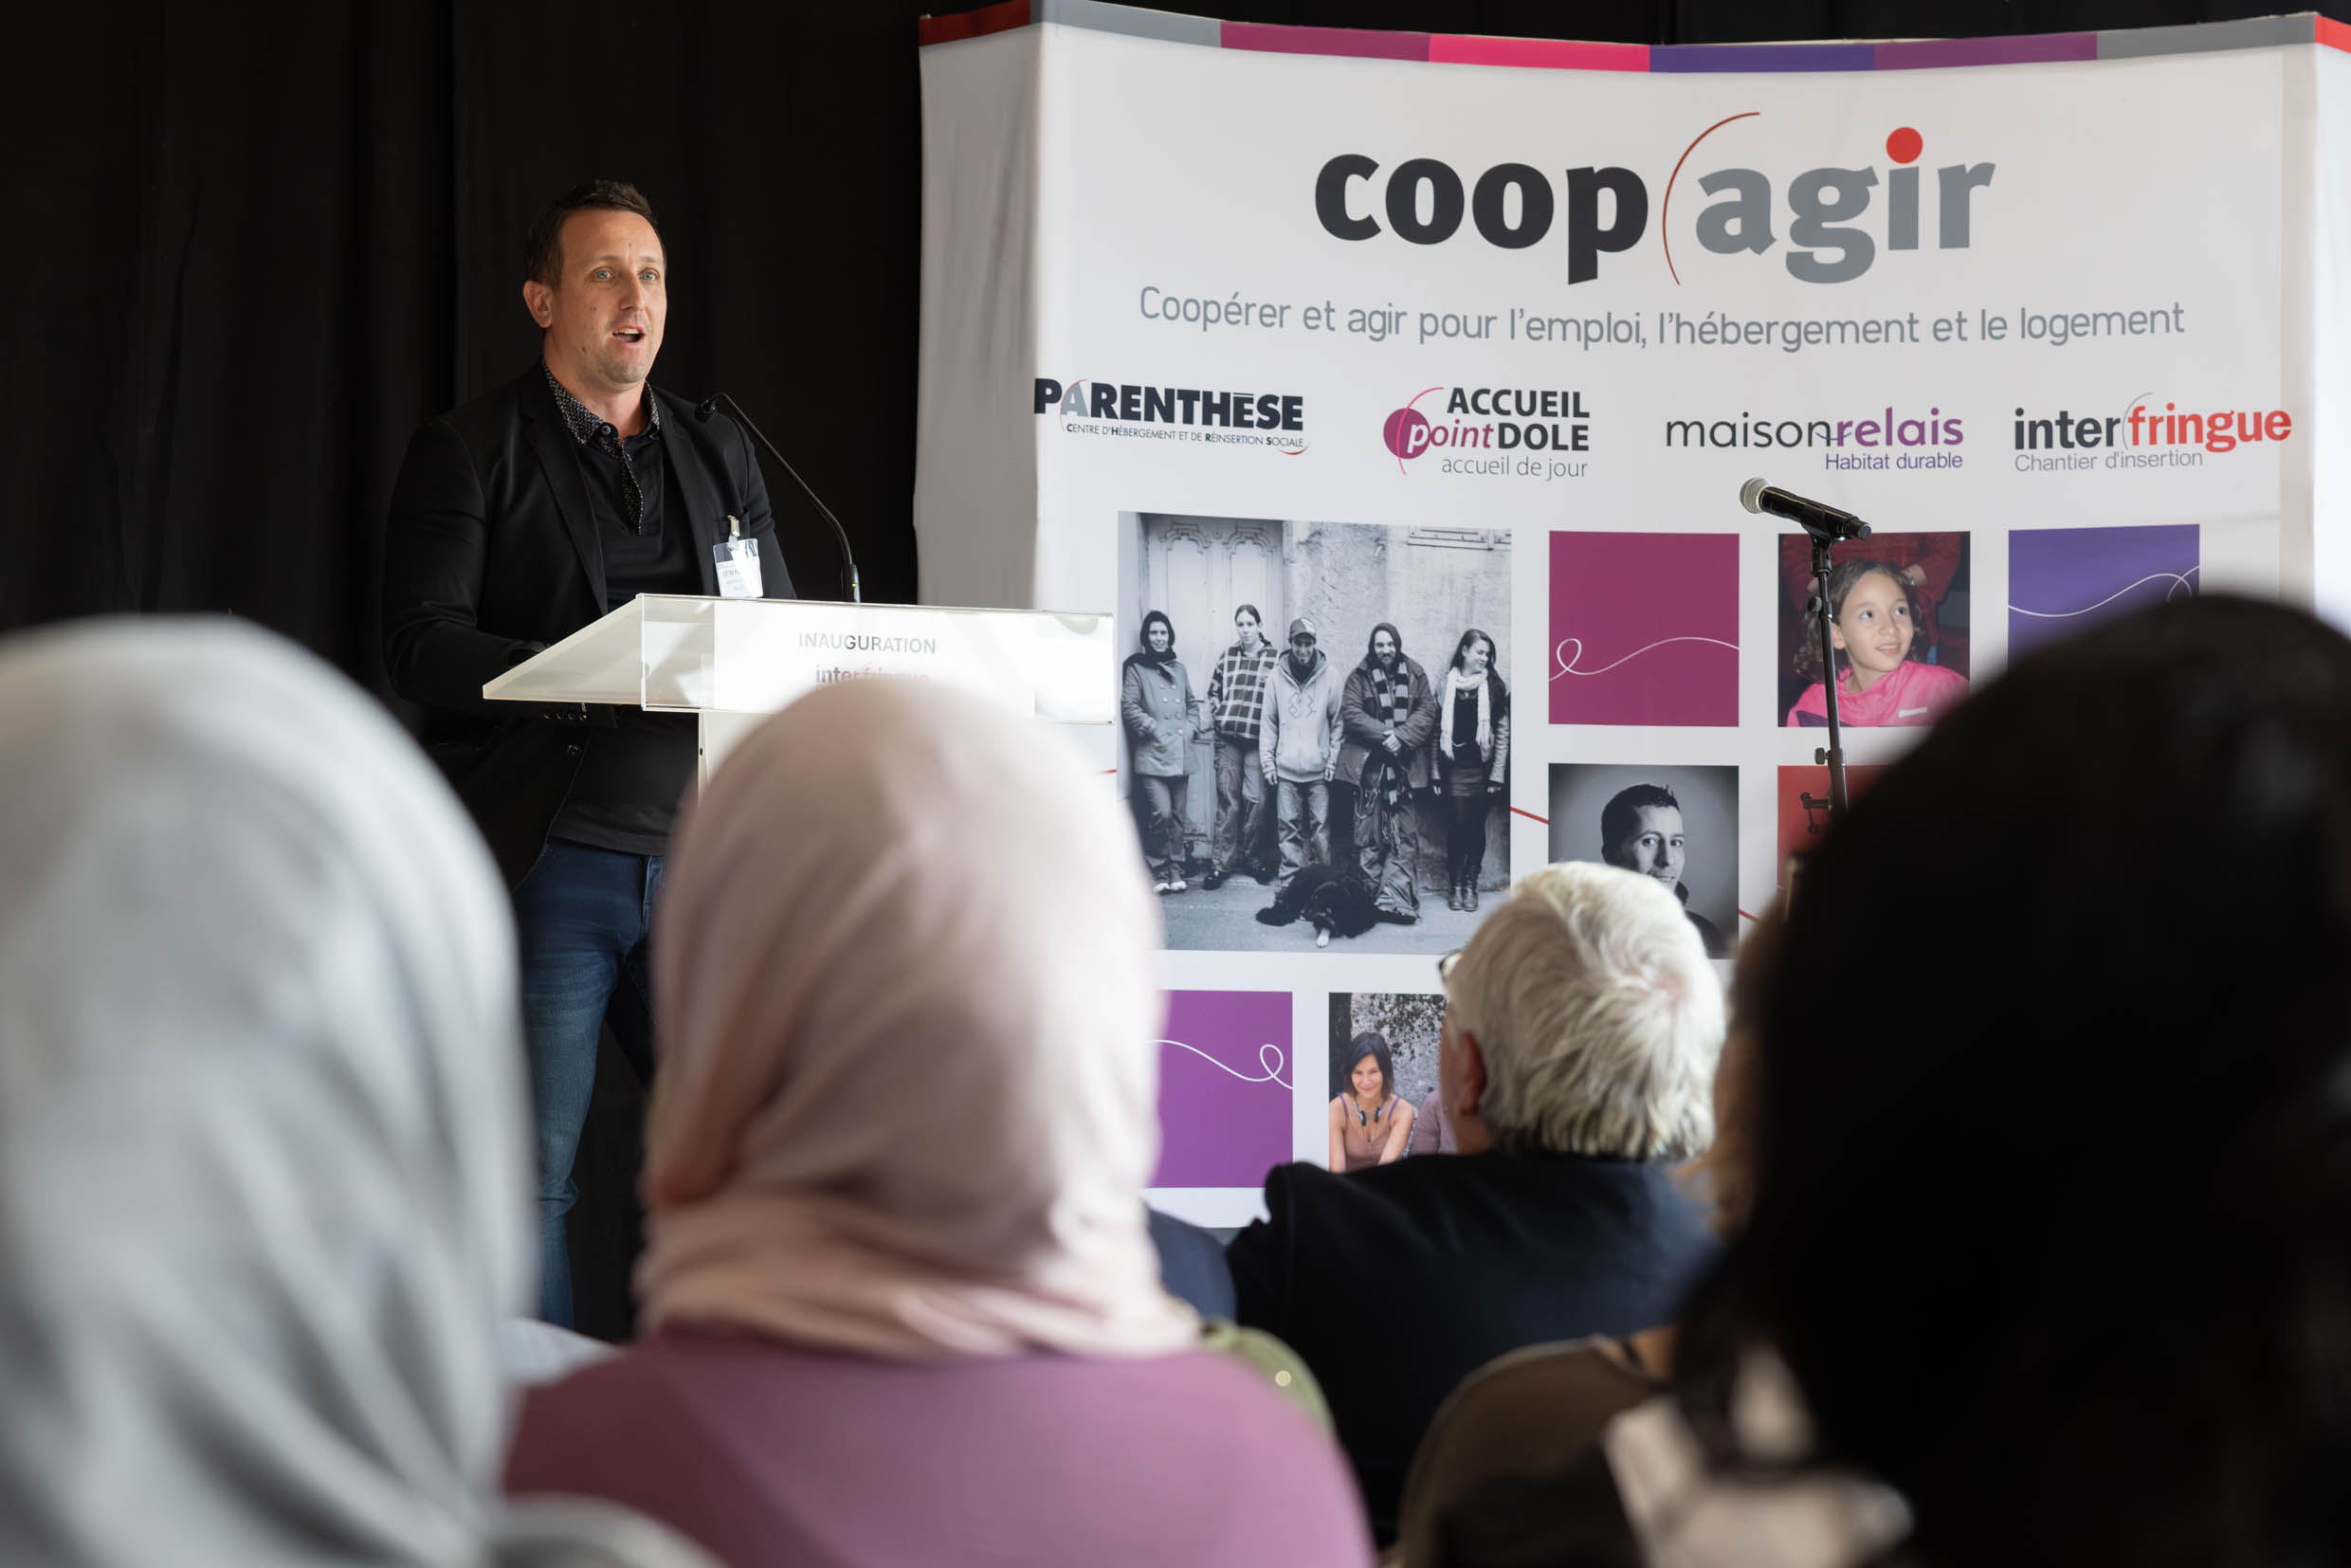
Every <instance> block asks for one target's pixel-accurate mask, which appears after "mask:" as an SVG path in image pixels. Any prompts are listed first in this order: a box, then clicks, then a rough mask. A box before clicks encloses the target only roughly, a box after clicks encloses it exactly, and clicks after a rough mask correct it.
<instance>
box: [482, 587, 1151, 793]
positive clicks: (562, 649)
mask: <svg viewBox="0 0 2351 1568" xmlns="http://www.w3.org/2000/svg"><path fill="white" fill-rule="evenodd" d="M1116 674H1117V670H1116V662H1115V659H1114V656H1113V650H1112V647H1111V642H1110V617H1109V615H1107V614H1076V615H1067V614H1060V613H1057V612H1054V611H1037V610H949V609H941V608H938V607H935V606H930V605H887V604H828V603H821V602H813V601H810V600H804V599H720V598H707V597H704V596H702V595H700V594H682V593H681V594H670V593H647V594H642V595H640V596H639V597H637V598H635V599H633V600H631V601H629V603H628V604H625V605H622V606H621V607H620V608H619V609H618V610H615V611H612V612H611V614H609V615H606V616H605V617H604V618H603V619H602V620H600V621H596V622H594V623H592V624H591V625H589V626H585V627H582V628H581V629H579V630H577V631H574V633H572V635H570V636H569V637H566V638H565V639H563V641H561V642H559V643H557V644H556V646H555V647H551V648H548V649H546V650H545V651H543V652H541V653H538V654H536V655H534V656H533V657H532V658H530V659H529V660H527V661H525V662H524V663H522V664H519V665H516V666H515V667H514V668H512V669H510V670H508V671H507V672H506V673H505V674H503V675H501V676H500V677H499V678H498V679H497V680H495V681H492V682H490V683H489V684H487V685H484V686H483V688H482V695H483V697H484V698H487V699H490V700H492V701H502V702H613V703H622V702H625V703H629V704H631V705H634V706H638V707H643V708H646V709H648V710H651V711H654V712H660V713H693V714H698V715H700V716H701V730H702V771H701V777H702V780H703V781H704V782H707V781H708V779H709V777H710V772H711V770H712V769H713V768H714V767H716V766H717V765H718V762H719V759H720V757H724V756H725V755H726V753H727V751H728V749H729V748H730V747H732V746H733V745H734V744H735V742H736V741H737V740H738V739H740V738H742V737H743V736H744V735H745V734H747V733H748V732H749V731H750V730H751V729H752V727H753V726H755V725H756V724H757V723H758V722H759V720H761V719H763V718H764V717H766V716H767V715H768V714H771V713H774V712H775V711H776V710H777V709H779V708H782V707H784V706H786V705H787V704H789V703H790V702H792V701H793V699H794V698H796V697H799V696H800V695H802V694H803V693H805V692H809V691H812V690H814V689H815V688H816V687H817V686H820V685H823V684H826V683H828V682H831V681H846V680H851V679H855V678H857V677H860V676H867V675H907V676H914V677H916V678H919V679H921V680H926V681H934V682H937V683H938V684H940V685H944V686H951V687H953V688H955V689H956V690H957V691H960V692H967V693H969V694H970V695H971V696H972V697H973V698H974V699H975V700H978V701H984V702H992V703H993V704H995V705H996V706H999V707H1003V708H1009V709H1010V710H1011V711H1012V712H1014V713H1018V714H1024V715H1028V716H1030V717H1033V718H1037V719H1042V720H1048V721H1049V722H1052V723H1055V724H1062V725H1067V726H1070V727H1071V730H1072V734H1073V736H1074V738H1077V739H1078V740H1079V741H1080V742H1081V743H1082V744H1083V745H1084V748H1085V750H1086V754H1087V755H1088V756H1089V757H1099V758H1100V759H1101V762H1102V765H1103V767H1104V768H1105V769H1107V768H1111V767H1115V766H1116V765H1117V758H1116V747H1117V730H1116V726H1115V724H1114V722H1113V721H1114V720H1115V719H1116V718H1117V714H1118V682H1117V680H1116V679H1115V677H1116Z"/></svg>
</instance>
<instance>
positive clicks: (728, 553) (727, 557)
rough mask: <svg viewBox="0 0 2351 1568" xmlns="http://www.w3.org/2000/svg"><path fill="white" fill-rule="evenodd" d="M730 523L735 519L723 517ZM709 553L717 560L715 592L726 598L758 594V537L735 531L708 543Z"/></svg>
mask: <svg viewBox="0 0 2351 1568" xmlns="http://www.w3.org/2000/svg"><path fill="white" fill-rule="evenodd" d="M727 521H728V522H729V523H730V524H732V523H734V521H735V520H734V519H733V518H729V519H727ZM710 554H711V556H712V557H713V558H714V559H716V560H717V562H718V563H719V595H720V597H721V598H726V599H756V598H757V597H758V596H759V588H760V583H759V541H758V540H757V539H747V538H741V537H740V536H739V535H738V536H736V537H734V538H723V539H720V541H719V542H718V543H716V544H714V545H712V546H711V547H710Z"/></svg>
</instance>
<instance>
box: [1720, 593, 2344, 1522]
mask: <svg viewBox="0 0 2351 1568" xmlns="http://www.w3.org/2000/svg"><path fill="white" fill-rule="evenodd" d="M1889 900H1890V901H1893V903H1889V902H1888V901H1889ZM1897 904H1898V905H1899V906H1900V907H1902V908H1903V909H1904V911H1905V912H1906V914H1907V916H1908V919H1906V920H1905V921H1904V925H1905V927H1906V928H1909V929H1912V930H1914V931H1915V933H1916V940H1915V941H1914V942H1912V943H1910V944H1906V945H1905V946H1904V947H1901V948H1897V949H1896V950H1895V951H1894V952H1893V953H1891V954H1886V955H1882V956H1881V957H1879V958H1876V959H1873V960H1871V961H1869V962H1867V963H1860V962H1857V961H1856V957H1855V955H1856V949H1855V945H1854V942H1853V934H1854V932H1855V931H1856V930H1857V929H1864V928H1868V927H1869V926H1871V925H1873V924H1883V923H1884V922H1885V921H1886V911H1887V910H1888V909H1890V908H1892V907H1894V906H1895V905H1897ZM1922 914H1923V919H1920V918H1919V917H1920V916H1921V915H1922ZM2346 973H2351V643H2346V642H2345V641H2344V639H2343V638H2342V636H2340V635H2338V634H2337V633H2336V632H2334V631H2333V630H2331V629H2327V628H2326V627H2324V626H2322V625H2321V624H2320V623H2318V622H2317V621H2315V620H2313V619H2311V618H2310V617H2309V616H2307V615H2305V614H2302V613H2300V612H2298V611H2292V610H2287V609H2285V608H2282V607H2279V606H2275V605H2269V604H2256V603H2251V602H2246V601H2241V600H2233V599H2227V598H2201V599H2196V600H2192V601H2183V602H2180V603H2178V604H2173V605H2167V606H2164V607H2162V608H2160V609H2158V610H2155V611H2149V612H2147V613H2144V614H2141V615H2136V616H2132V617H2129V618H2127V619H2123V620H2119V621H2115V622H2112V623H2109V624H2107V625H2105V626H2102V627H2098V628H2095V629H2090V630H2088V631H2086V632H2084V633H2083V634H2081V635H2080V636H2078V637H2075V638H2073V639H2072V640H2070V641H2068V642H2064V643H2061V644H2057V645H2053V646H2051V647H2048V648H2046V649H2044V650H2042V651H2040V652H2037V653H2035V654H2033V655H2032V657H2030V658H2028V659H2026V660H2024V661H2022V662H2020V663H2019V664H2017V665H2015V666H2014V668H2013V669H2011V670H2010V671H2009V672H2008V673H2007V674H2006V675H2004V676H2003V677H2001V678H2000V679H1999V680H1998V681H1996V682H1995V683H1994V684H1991V685H1990V686H1988V687H1986V688H1984V689H1982V690H1980V691H1978V692H1977V694H1976V695H1975V696H1974V697H1973V698H1972V699H1971V700H1970V701H1969V702H1967V703H1966V704H1965V705H1963V706H1961V707H1959V709H1957V710H1955V711H1954V712H1953V713H1952V714H1951V715H1950V716H1949V717H1947V718H1946V719H1944V720H1942V721H1941V724H1940V725H1939V726H1938V727H1937V728H1936V729H1935V731H1934V732H1933V733H1932V734H1931V735H1929V736H1928V737H1927V738H1925V740H1924V741H1923V743H1922V744H1921V745H1920V746H1919V747H1918V749H1917V750H1916V751H1914V752H1912V753H1911V754H1910V755H1909V756H1908V757H1904V759H1903V760H1902V761H1900V762H1898V763H1896V764H1895V765H1894V766H1893V767H1891V768H1890V769H1889V770H1888V771H1887V772H1886V774H1885V775H1884V776H1883V777H1881V778H1880V779H1879V780H1878V781H1877V782H1876V783H1875V784H1874V785H1873V786H1872V788H1871V789H1870V790H1869V792H1868V793H1867V794H1866V795H1865V796H1863V797H1862V798H1861V799H1859V800H1857V801H1855V802H1854V804H1853V807H1852V809H1851V811H1850V813H1848V814H1847V815H1846V816H1845V817H1844V818H1843V819H1842V820H1840V821H1838V822H1836V823H1835V824H1834V825H1832V828H1831V830H1830V831H1829V832H1828V834H1827V835H1826V837H1825V838H1824V840H1823V841H1822V843H1821V845H1820V847H1819V848H1818V849H1817V850H1816V851H1815V852H1814V853H1813V856H1812V857H1811V858H1810V860H1809V861H1808V863H1807V866H1806V869H1805V874H1804V878H1803V881H1802V884H1801V885H1800V887H1799V889H1798V891H1797V894H1796V896H1795V901H1794V903H1793V905H1792V907H1791V908H1790V910H1789V911H1788V915H1787V922H1786V927H1785V931H1784V933H1783V938H1782V945H1781V951H1780V955H1779V962H1778V964H1777V971H1776V974H1775V975H1773V976H1771V977H1770V981H1769V984H1768V985H1767V987H1766V991H1767V994H1766V996H1765V997H1764V998H1763V1000H1762V1003H1761V1006H1760V1008H1759V1014H1758V1024H1759V1029H1758V1032H1757V1035H1756V1038H1755V1041H1754V1045H1755V1048H1756V1049H1755V1054H1754V1057H1753V1060H1752V1063H1751V1067H1752V1069H1753V1070H1752V1074H1751V1080H1750V1084H1749V1088H1750V1089H1751V1092H1752V1097H1753V1103H1752V1108H1753V1124H1754V1133H1755V1140H1756V1143H1755V1156H1756V1158H1755V1164H1754V1185H1753V1194H1752V1202H1751V1208H1750V1212H1749V1214H1748V1221H1747V1224H1746V1226H1745V1228H1744V1230H1743V1231H1740V1233H1739V1234H1738V1235H1737V1236H1736V1237H1735V1238H1734V1239H1733V1240H1732V1241H1731V1243H1730V1246H1729V1248H1728V1249H1727V1251H1726V1253H1725V1255H1724V1258H1723V1261H1722V1265H1721V1267H1720V1268H1719V1270H1718V1271H1717V1272H1716V1273H1715V1274H1714V1275H1713V1276H1712V1278H1711V1279H1710V1280H1709V1281H1708V1282H1707V1283H1706V1284H1705V1285H1704V1286H1702V1287H1701V1289H1700V1291H1699V1293H1698V1296H1697V1297H1696V1299H1695V1300H1694V1302H1693V1304H1692V1307H1691V1309H1690V1311H1689V1312H1688V1314H1687V1315H1686V1321H1685V1324H1684V1330H1683V1336H1682V1348H1681V1354H1680V1360H1679V1376H1680V1377H1681V1379H1682V1382H1683V1395H1684V1399H1685V1402H1686V1405H1687V1407H1688V1408H1689V1410H1690V1413H1692V1415H1693V1417H1694V1419H1695V1420H1696V1422H1697V1424H1698V1426H1699V1429H1700V1431H1701V1432H1702V1433H1704V1434H1707V1435H1709V1438H1710V1441H1712V1442H1713V1443H1714V1444H1715V1446H1716V1447H1717V1449H1719V1450H1722V1451H1724V1452H1726V1453H1735V1449H1736V1443H1735V1441H1734V1440H1733V1438H1732V1437H1731V1436H1730V1432H1731V1431H1732V1427H1731V1425H1730V1423H1729V1421H1728V1419H1727V1414H1726V1413H1727V1411H1728V1410H1729V1408H1730V1405H1731V1398H1732V1391H1733V1387H1734V1385H1735V1384H1736V1382H1737V1381H1738V1374H1739V1369H1740V1365H1741V1364H1742V1362H1747V1361H1749V1360H1750V1359H1751V1353H1752V1352H1755V1351H1758V1350H1772V1351H1777V1353H1778V1355H1779V1356H1781V1357H1782V1358H1784V1359H1785V1361H1786V1362H1787V1364H1788V1366H1789V1367H1790V1368H1791V1370H1793V1372H1794V1373H1795V1378H1796V1381H1797V1383H1798V1384H1799V1385H1800V1386H1801V1388H1802V1390H1803V1393H1804V1396H1805V1399H1806V1402H1807V1403H1808V1405H1809V1406H1810V1410H1811V1413H1812V1416H1813V1424H1814V1427H1815V1431H1816V1436H1817V1457H1819V1458H1820V1459H1822V1460H1824V1461H1828V1462H1832V1463H1838V1464H1844V1465H1850V1466H1855V1467H1858V1468H1862V1469H1864V1470H1866V1471H1868V1472H1870V1473H1873V1474H1874V1475H1876V1476H1878V1477H1880V1478H1882V1479H1884V1480H1885V1481H1886V1482H1888V1483H1890V1484H1891V1485H1892V1486H1895V1487H1896V1488H1897V1489H1899V1490H1900V1491H1901V1492H1902V1493H1904V1496H1905V1497H1906V1498H1907V1499H1908V1501H1909V1504H1910V1505H1911V1508H1912V1510H1913V1512H1914V1515H1915V1519H1916V1531H1915V1535H1914V1538H1913V1541H1912V1543H1911V1545H1910V1547H1909V1548H1907V1550H1908V1551H1909V1552H1911V1553H1914V1554H1915V1556H1916V1558H1917V1559H1918V1560H1921V1561H1923V1562H1924V1563H1928V1564H1948V1563H1980V1562H1992V1561H1999V1562H2004V1563H2005V1562H2012V1561H2026V1562H2047V1563H2060V1562H2062V1563H2083V1562H2093V1561H2095V1562H2182V1563H2186V1562H2289V1561H2337V1560H2342V1559H2343V1558H2344V1557H2345V1556H2346V1555H2351V1507H2346V1505H2345V1504H2344V1503H2343V1501H2342V1499H2343V1496H2344V1492H2343V1487H2342V1476H2343V1475H2344V1474H2345V1473H2346V1470H2351V986H2347V985H2346V984H2345V983H2344V979H2343V976H2344V975H2345V974H2346Z"/></svg>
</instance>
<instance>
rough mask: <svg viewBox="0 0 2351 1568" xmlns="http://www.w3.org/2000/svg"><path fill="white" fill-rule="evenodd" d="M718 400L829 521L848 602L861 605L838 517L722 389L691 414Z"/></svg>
mask: <svg viewBox="0 0 2351 1568" xmlns="http://www.w3.org/2000/svg"><path fill="white" fill-rule="evenodd" d="M721 403H723V404H725V405H726V407H727V411H728V412H730V413H732V414H733V415H734V416H735V417H736V418H737V419H738V420H739V421H741V423H742V427H743V428H744V429H746V430H749V431H750V432H751V433H752V434H753V435H755V436H757V437H758V438H759V445H760V446H762V447H766V448H767V455H768V456H770V457H772V458H774V459H775V465H776V466H777V467H779V468H781V469H783V471H784V472H786V473H788V474H790V475H791V476H792V483H794V484H797V485H798V486H799V487H800V491H801V494H803V495H805V496H807V497H808V498H809V500H810V501H811V502H813V503H814V504H815V507H816V510H817V512H818V513H819V514H820V515H822V516H823V518H824V520H826V521H827V522H829V523H831V524H832V537H833V540H834V542H836V543H838V544H839V545H840V546H841V575H842V577H843V578H844V579H846V581H847V585H848V591H849V603H851V604H864V603H865V602H866V600H865V596H864V595H863V594H861V593H859V592H858V591H857V557H856V556H852V555H851V554H849V536H848V530H847V529H845V528H843V527H842V526H841V520H840V519H839V518H836V517H834V516H833V515H832V508H831V507H829V506H828V505H826V504H825V503H824V501H822V500H820V499H819V498H818V497H817V494H816V492H815V491H814V490H811V489H810V488H809V482H808V481H807V480H805V479H802V478H801V477H800V470H799V469H797V468H795V467H793V465H792V462H791V460H790V459H789V458H787V457H785V456H784V454H783V453H782V452H780V451H778V450H776V448H775V443H774V442H773V441H770V440H769V439H768V438H767V432H766V431H765V430H762V429H761V428H759V427H758V426H756V425H754V424H753V423H752V422H751V416H750V415H749V414H747V413H745V412H743V406H742V405H741V404H740V403H738V402H736V401H735V399H734V398H732V397H730V396H728V395H727V394H726V393H725V392H716V393H713V394H712V395H711V396H708V397H705V398H703V399H702V402H700V403H699V404H697V405H695V408H694V417H695V418H696V419H697V420H698V421H699V420H704V419H708V418H709V417H710V412H711V410H713V409H716V408H717V407H718V406H719V405H720V404H721Z"/></svg>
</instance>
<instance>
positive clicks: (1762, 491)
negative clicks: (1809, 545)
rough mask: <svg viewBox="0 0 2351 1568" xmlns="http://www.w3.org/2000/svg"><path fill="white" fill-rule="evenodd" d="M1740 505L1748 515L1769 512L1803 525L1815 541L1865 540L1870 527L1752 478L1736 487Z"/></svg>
mask: <svg viewBox="0 0 2351 1568" xmlns="http://www.w3.org/2000/svg"><path fill="white" fill-rule="evenodd" d="M1739 504H1740V505H1741V506H1744V507H1745V508H1746V509H1747V510H1748V511H1750V512H1769V513H1770V514H1771V515H1772V516H1774V517H1776V518H1786V519H1787V520H1789V521H1790V522H1797V523H1802V524H1803V525H1804V531H1805V532H1806V533H1808V534H1810V535H1812V536H1813V538H1823V539H1866V538H1868V537H1869V525H1868V523H1866V522H1864V521H1862V520H1860V519H1859V518H1857V517H1855V516H1853V514H1852V513H1850V512H1842V511H1839V510H1838V509H1837V508H1835V507H1833V506H1831V505H1828V504H1827V503H1826V502H1823V501H1809V500H1807V499H1806V498H1804V497H1802V496H1799V495H1796V494H1795V493H1794V492H1793V491H1788V490H1782V489H1779V488H1777V487H1776V486H1774V485H1770V484H1766V483H1763V482H1762V481H1761V480H1759V479H1751V480H1749V481H1747V483H1744V484H1742V485H1740V487H1739Z"/></svg>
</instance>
